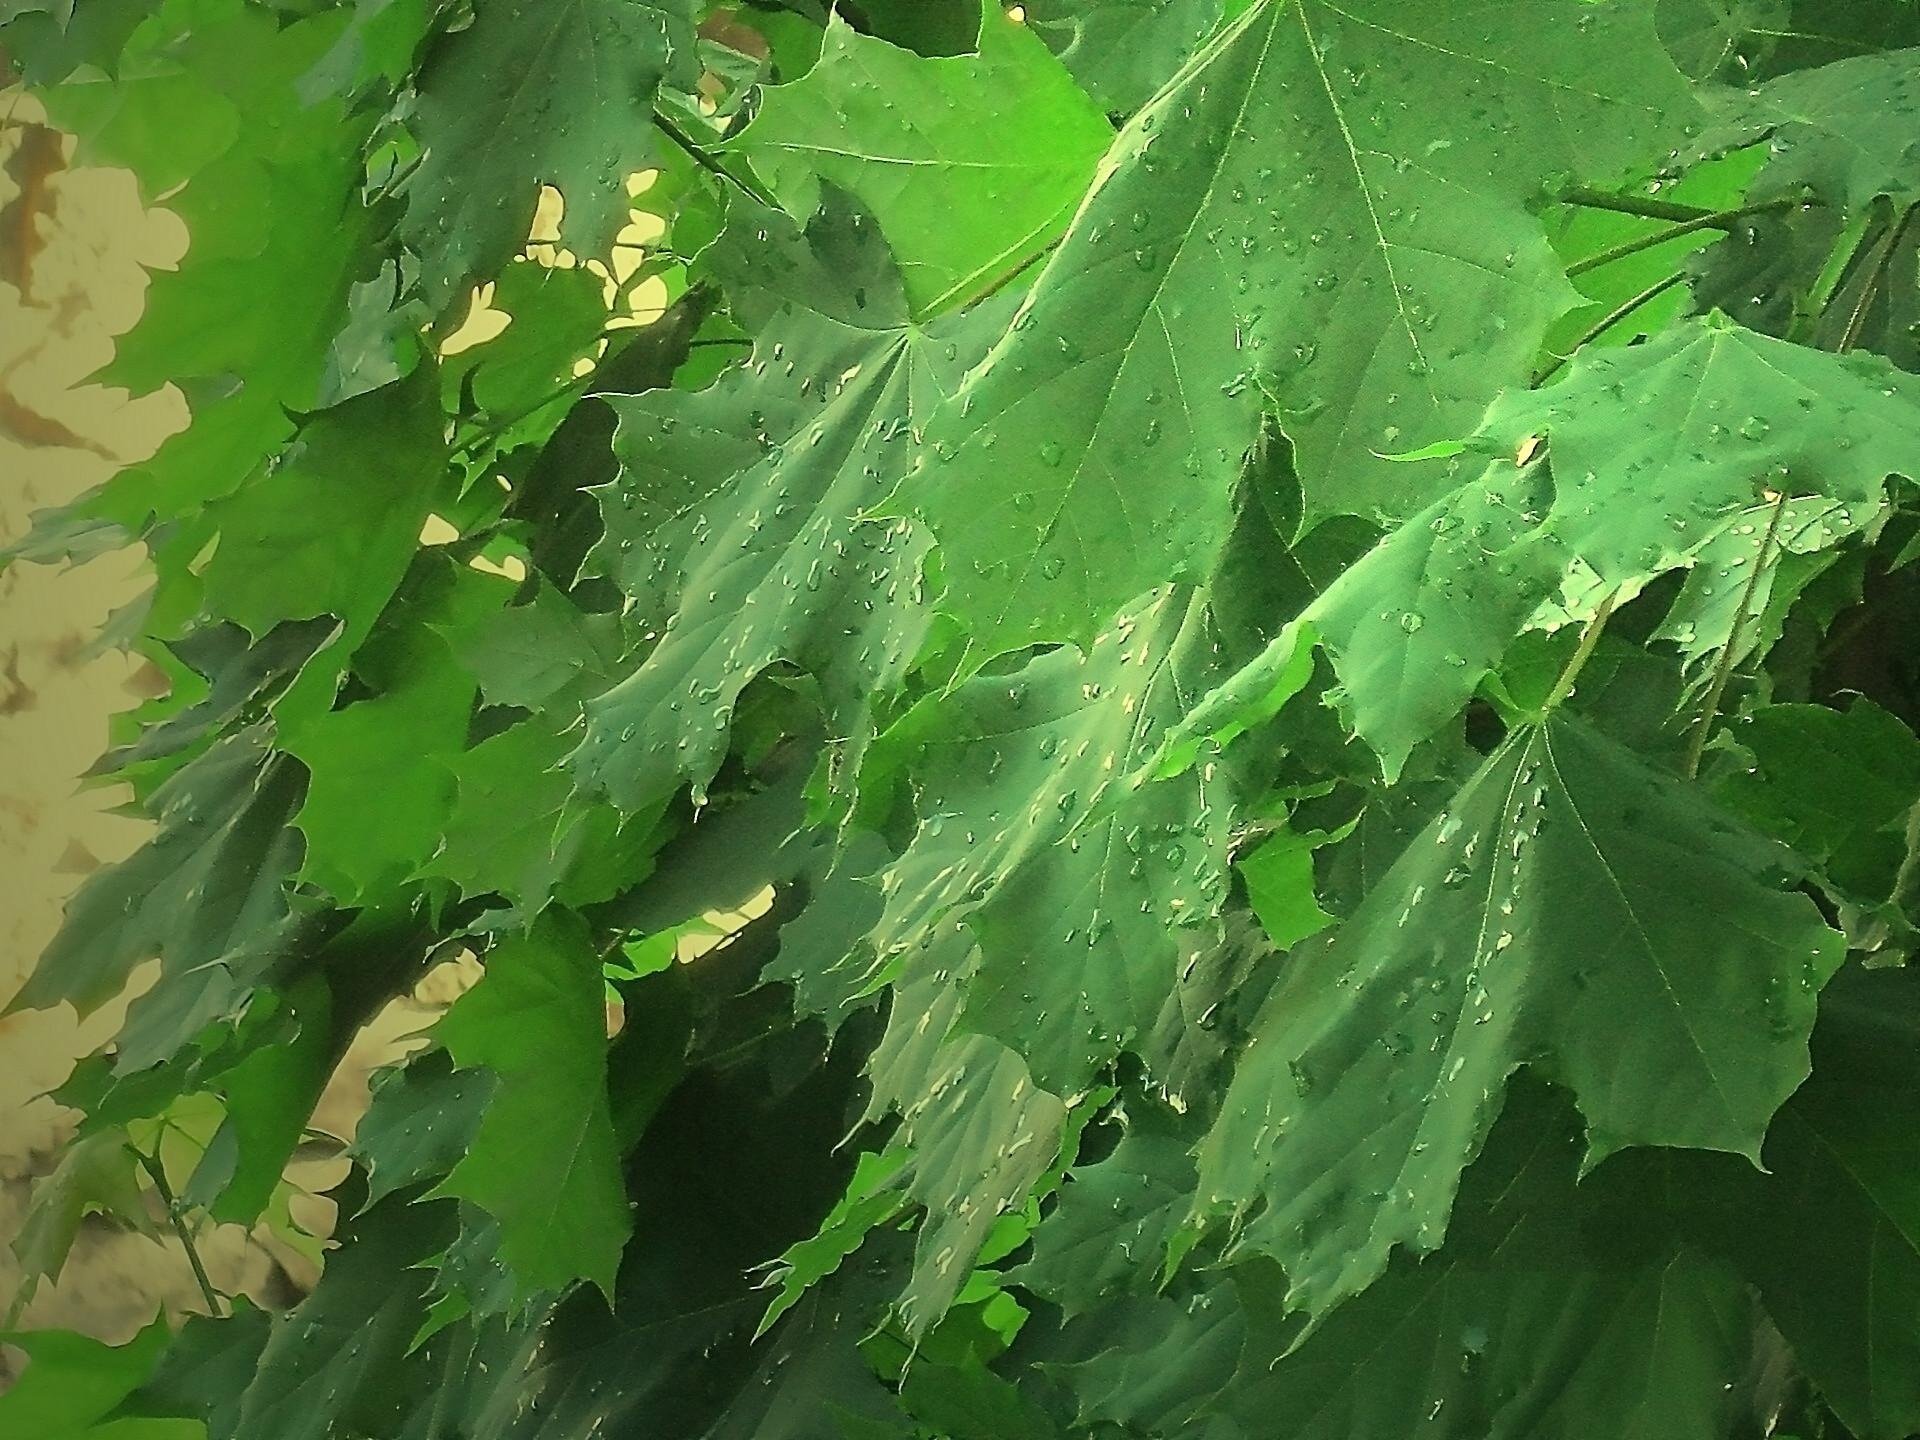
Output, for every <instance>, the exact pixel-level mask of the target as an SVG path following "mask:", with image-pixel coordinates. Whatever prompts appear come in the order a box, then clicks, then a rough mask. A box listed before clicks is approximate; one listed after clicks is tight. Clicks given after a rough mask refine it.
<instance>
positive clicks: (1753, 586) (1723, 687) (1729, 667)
mask: <svg viewBox="0 0 1920 1440" xmlns="http://www.w3.org/2000/svg"><path fill="white" fill-rule="evenodd" d="M1786 513H1787V492H1786V491H1785V490H1781V491H1779V492H1778V493H1776V494H1775V496H1774V500H1773V517H1772V518H1771V519H1770V520H1768V521H1767V533H1766V534H1765V535H1763V536H1762V537H1761V538H1760V549H1759V552H1758V553H1757V554H1756V555H1755V556H1754V557H1753V572H1752V573H1751V574H1750V575H1748V576H1747V584H1746V588H1745V589H1744V590H1742V591H1741V593H1740V605H1739V608H1737V609H1736V610H1735V611H1734V612H1733V624H1732V625H1731V626H1730V627H1728V630H1727V643H1726V644H1725V645H1723V646H1721V647H1720V662H1719V664H1717V665H1716V666H1714V670H1713V683H1712V684H1711V685H1710V686H1708V687H1707V703H1706V706H1705V708H1704V709H1702V710H1701V712H1700V718H1699V719H1698V720H1696V721H1694V722H1693V734H1692V735H1691V736H1689V737H1688V739H1687V767H1686V769H1687V778H1688V779H1689V780H1692V779H1694V778H1695V777H1696V776H1698V775H1699V773H1700V757H1701V755H1702V754H1703V753H1705V751H1706V748H1707V736H1708V735H1709V734H1711V733H1712V731H1713V722H1714V721H1715V720H1716V719H1717V718H1718V717H1719V714H1720V702H1721V701H1722V700H1723V699H1725V698H1726V694H1727V682H1728V681H1729V680H1731V679H1732V678H1733V666H1734V661H1735V657H1736V655H1737V654H1738V652H1739V649H1740V632H1741V631H1742V630H1744V629H1745V628H1746V625H1747V620H1748V614H1747V612H1748V610H1749V609H1750V608H1751V607H1752V605H1753V597H1754V596H1755V594H1757V593H1758V592H1759V589H1760V577H1761V576H1762V575H1764V574H1765V573H1766V569H1767V566H1768V565H1769V564H1770V563H1772V559H1773V555H1772V551H1773V542H1774V540H1775V538H1777V537H1778V536H1779V534H1780V519H1781V517H1782V516H1783V515H1785V514H1786Z"/></svg>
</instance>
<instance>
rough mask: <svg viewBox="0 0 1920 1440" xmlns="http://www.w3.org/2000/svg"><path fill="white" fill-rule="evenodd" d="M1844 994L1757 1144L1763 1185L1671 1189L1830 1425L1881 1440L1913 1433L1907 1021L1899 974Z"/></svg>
mask: <svg viewBox="0 0 1920 1440" xmlns="http://www.w3.org/2000/svg"><path fill="white" fill-rule="evenodd" d="M1848 981H1849V983H1848V984H1846V985H1844V986H1842V985H1836V987H1835V992H1836V993H1835V996H1834V999H1835V1001H1836V1003H1835V1004H1834V1005H1833V1006H1832V1007H1831V1009H1826V1007H1823V1010H1824V1011H1825V1013H1823V1014H1822V1016H1821V1030H1820V1033H1819V1035H1818V1036H1817V1037H1816V1039H1815V1059H1816V1062H1817V1064H1816V1070H1815V1078H1814V1079H1813V1080H1812V1081H1810V1082H1809V1083H1808V1085H1807V1086H1806V1088H1805V1089H1804V1090H1802V1091H1801V1092H1800V1093H1799V1094H1798V1095H1796V1096H1794V1097H1793V1099H1792V1100H1790V1101H1788V1102H1787V1105H1786V1107H1785V1108H1784V1109H1783V1110H1782V1111H1781V1112H1780V1118H1779V1120H1778V1121H1777V1122H1776V1123H1775V1125H1774V1128H1773V1130H1772V1132H1771V1133H1770V1134H1769V1136H1768V1138H1767V1148H1766V1159H1767V1167H1768V1172H1767V1173H1765V1174H1760V1173H1757V1172H1742V1173H1740V1174H1738V1175H1735V1174H1732V1173H1729V1172H1728V1171H1727V1170H1726V1169H1724V1168H1716V1169H1715V1170H1714V1171H1713V1172H1711V1173H1706V1172H1700V1173H1698V1175H1697V1181H1696V1184H1695V1185H1694V1186H1691V1187H1689V1186H1687V1183H1686V1180H1685V1179H1684V1178H1683V1179H1682V1181H1681V1184H1682V1187H1683V1189H1684V1190H1685V1193H1686V1194H1687V1195H1688V1198H1689V1199H1691V1201H1692V1202H1693V1204H1694V1206H1695V1208H1696V1212H1697V1219H1698V1221H1699V1223H1700V1239H1701V1243H1703V1244H1706V1245H1709V1246H1711V1247H1713V1248H1714V1249H1716V1250H1718V1251H1720V1252H1721V1253H1723V1254H1725V1255H1726V1256H1727V1257H1728V1258H1729V1259H1730V1260H1731V1261H1732V1262H1733V1263H1734V1264H1735V1265H1736V1266H1738V1268H1739V1269H1740V1270H1741V1272H1742V1273H1743V1274H1744V1275H1745V1276H1746V1278H1747V1279H1748V1280H1749V1281H1750V1282H1751V1283H1752V1284H1753V1285H1755V1286H1756V1287H1757V1288H1758V1289H1759V1291H1760V1294H1761V1298H1762V1299H1763V1300H1764V1301H1765V1303H1766V1306H1767V1311H1768V1314H1769V1315H1770V1316H1771V1317H1772V1319H1773V1321H1774V1323H1775V1324H1776V1325H1778V1326H1779V1327H1780V1330H1781V1333H1782V1334H1783V1335H1785V1336H1786V1338H1787V1340H1788V1342H1789V1343H1790V1344H1791V1345H1792V1346H1793V1348H1794V1353H1795V1354H1796V1355H1797V1356H1798V1357H1799V1359H1800V1361H1801V1363H1802V1364H1803V1365H1804V1366H1805V1367H1806V1370H1807V1373H1808V1374H1809V1376H1811V1378H1812V1379H1813V1381H1814V1383H1815V1384H1817V1385H1818V1386H1819V1387H1820V1390H1821V1393H1822V1394H1823V1395H1824V1396H1825V1397H1826V1399H1827V1401H1828V1403H1829V1404H1831V1405H1832V1406H1833V1408H1834V1411H1835V1413H1836V1414H1838V1415H1839V1416H1840V1417H1841V1418H1842V1419H1843V1420H1844V1421H1845V1422H1846V1424H1847V1426H1848V1427H1849V1428H1850V1429H1852V1430H1853V1431H1854V1432H1855V1433H1857V1434H1860V1435H1864V1436H1874V1437H1884V1440H1894V1437H1896V1436H1904V1435H1909V1434H1911V1433H1912V1432H1913V1430H1914V1428H1915V1426H1920V1306H1916V1303H1915V1297H1916V1296H1917V1295H1920V1186H1917V1185H1916V1183H1915V1178H1914V1177H1915V1168H1914V1146H1913V1127H1912V1124H1911V1118H1912V1116H1913V1114H1914V1106H1915V1104H1916V1101H1920V1093H1916V1085H1915V1079H1914V1072H1913V1067H1912V1065H1911V1063H1910V1056H1911V1053H1912V1045H1913V1040H1914V1035H1915V1026H1916V1022H1917V1021H1920V1006H1916V1003H1915V1002H1916V995H1915V988H1914V976H1913V975H1912V973H1911V972H1907V971H1898V972H1861V973H1855V974H1853V975H1850V976H1849V977H1848ZM1684 1174H1685V1172H1683V1176H1684Z"/></svg>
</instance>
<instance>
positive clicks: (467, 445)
mask: <svg viewBox="0 0 1920 1440" xmlns="http://www.w3.org/2000/svg"><path fill="white" fill-rule="evenodd" d="M599 373H600V367H599V366H595V367H594V368H593V369H592V370H590V371H588V372H587V373H586V374H585V375H579V376H575V377H574V378H573V379H572V380H569V381H568V382H567V383H566V384H564V385H561V386H559V387H558V388H556V389H553V390H550V391H548V392H547V393H546V394H545V395H543V396H541V397H540V398H539V399H538V400H536V401H534V402H533V404H531V405H529V406H528V407H527V408H526V409H524V410H522V411H520V412H519V413H518V414H514V415H509V416H508V417H507V418H506V419H504V420H496V421H494V422H493V423H492V424H491V425H483V426H481V427H480V428H479V429H478V430H476V431H474V432H473V433H472V434H471V435H469V436H467V438H466V439H464V440H462V441H461V442H460V443H459V444H458V445H455V446H453V447H451V448H450V449H449V450H448V451H447V458H448V459H449V460H453V459H457V458H459V457H460V456H463V455H464V456H467V457H468V458H471V457H472V456H473V454H474V453H475V452H476V451H477V450H479V448H480V447H481V446H483V445H486V444H488V443H489V442H491V441H494V440H498V439H499V438H500V437H501V436H502V435H505V434H506V433H507V432H508V431H509V430H511V429H513V427H514V426H516V425H519V424H521V423H522V422H524V421H527V420H531V419H532V418H533V417H534V416H535V415H538V414H539V413H540V412H541V411H542V410H544V409H546V408H547V407H548V406H549V405H551V404H553V403H554V402H555V401H556V400H564V399H565V398H566V397H567V395H568V394H569V393H571V392H572V391H575V390H581V391H584V390H585V389H586V388H587V387H588V386H589V385H591V384H593V381H594V377H595V376H597V375H598V374H599Z"/></svg>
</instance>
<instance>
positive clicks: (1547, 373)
mask: <svg viewBox="0 0 1920 1440" xmlns="http://www.w3.org/2000/svg"><path fill="white" fill-rule="evenodd" d="M1686 278H1687V277H1686V276H1685V275H1679V274H1675V275H1669V276H1667V278H1666V279H1664V280H1662V281H1659V282H1658V283H1657V284H1653V285H1649V286H1648V287H1647V288H1646V289H1644V290H1642V291H1641V292H1640V293H1639V294H1638V295H1635V296H1634V297H1633V298H1632V299H1629V300H1623V301H1621V302H1620V303H1619V304H1618V305H1616V306H1614V307H1613V309H1611V310H1609V311H1608V312H1607V313H1606V314H1605V315H1602V316H1601V317H1600V318H1599V319H1598V320H1596V321H1594V322H1593V324H1591V325H1589V326H1588V327H1587V328H1586V329H1585V330H1583V331H1581V332H1580V334H1579V335H1578V336H1576V337H1575V338H1574V342H1573V344H1571V345H1569V346H1568V347H1567V350H1566V353H1565V354H1564V355H1556V356H1555V357H1554V359H1553V362H1552V363H1551V364H1549V365H1548V366H1546V367H1545V368H1544V369H1542V370H1541V371H1540V372H1539V373H1537V374H1536V375H1535V376H1534V377H1533V383H1534V384H1535V385H1544V384H1546V383H1547V381H1549V380H1551V379H1552V378H1553V377H1554V376H1555V375H1557V374H1559V373H1560V367H1561V366H1563V365H1565V364H1566V363H1567V362H1568V361H1569V360H1571V359H1572V358H1573V355H1574V352H1575V351H1576V350H1578V349H1579V348H1580V347H1581V346H1582V345H1585V344H1587V343H1588V342H1589V341H1591V340H1595V339H1598V338H1599V337H1600V336H1602V335H1604V334H1606V332H1607V331H1609V330H1611V329H1612V328H1613V327H1614V326H1615V325H1617V324H1619V323H1620V322H1621V321H1622V320H1624V319H1626V318H1627V316H1629V315H1631V314H1632V313H1633V312H1634V311H1636V310H1638V309H1639V308H1640V307H1641V306H1642V305H1645V304H1646V303H1647V302H1648V301H1650V300H1655V299H1658V298H1659V297H1660V296H1662V295H1664V294H1666V293H1667V291H1669V290H1671V289H1672V288H1673V287H1674V286H1676V285H1678V284H1679V283H1680V282H1681V281H1682V280H1684V279H1686Z"/></svg>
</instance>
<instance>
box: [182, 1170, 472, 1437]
mask: <svg viewBox="0 0 1920 1440" xmlns="http://www.w3.org/2000/svg"><path fill="white" fill-rule="evenodd" d="M453 1208H454V1207H453V1206H452V1205H450V1204H438V1205H435V1204H408V1203H406V1202H404V1201H400V1200H394V1199H389V1200H388V1201H386V1202H385V1203H384V1204H382V1205H378V1206H375V1207H374V1208H372V1209H370V1210H368V1211H366V1212H365V1213H364V1214H362V1215H359V1216H358V1217H356V1218H355V1220H354V1221H353V1222H352V1223H351V1224H349V1225H348V1226H346V1227H344V1236H343V1238H344V1241H345V1243H343V1244H342V1245H341V1247H340V1248H339V1250H338V1251H337V1253H335V1254H334V1255H333V1256H332V1257H331V1258H330V1259H329V1260H328V1263H327V1267H326V1270H325V1273H324V1274H322V1276H321V1278H320V1283H319V1284H318V1285H317V1286H315V1288H314V1290H313V1293H312V1294H310V1295H308V1296H307V1297H306V1299H304V1300H302V1301H301V1302H300V1304H298V1305H297V1306H295V1307H294V1308H293V1309H292V1310H290V1311H288V1312H287V1313H286V1314H285V1315H283V1316H281V1317H279V1318H278V1319H277V1320H276V1321H275V1323H274V1326H273V1331H272V1333H271V1334H270V1335H269V1336H268V1338H267V1342H266V1346H265V1348H264V1349H263V1350H262V1351H261V1352H260V1354H259V1357H258V1359H257V1361H256V1362H255V1364H254V1366H253V1368H252V1373H251V1374H250V1375H249V1376H248V1377H247V1381H246V1386H245V1389H244V1390H243V1391H242V1393H241V1395H240V1400H239V1405H238V1406H237V1410H236V1413H234V1414H232V1415H231V1416H229V1417H228V1418H227V1425H226V1426H223V1427H222V1428H221V1429H220V1430H219V1431H217V1432H215V1434H216V1436H217V1440H240V1437H242V1436H251V1435H278V1436H284V1437H286V1440H325V1437H327V1436H332V1435H338V1434H340V1433H342V1430H343V1429H347V1430H349V1431H351V1430H352V1429H362V1430H368V1429H371V1430H373V1431H374V1432H375V1433H378V1431H379V1430H380V1429H383V1428H384V1425H385V1421H384V1418H376V1417H381V1412H382V1411H383V1410H384V1409H386V1408H387V1407H389V1406H390V1405H391V1404H392V1399H393V1395H394V1393H395V1392H394V1389H393V1387H394V1385H395V1382H396V1381H400V1380H401V1379H402V1377H403V1376H404V1374H405V1366H404V1356H405V1352H406V1347H407V1343H408V1341H409V1340H411V1339H412V1337H413V1334H414V1331H415V1330H416V1328H417V1327H418V1326H419V1324H420V1321H421V1319H422V1318H424V1316H425V1313H426V1290H427V1275H428V1271H427V1269H426V1266H427V1262H428V1261H429V1260H431V1259H432V1258H433V1256H434V1255H435V1254H437V1253H438V1252H439V1251H440V1250H441V1249H443V1248H444V1247H445V1245H446V1243H447V1239H448V1233H449V1230H450V1226H451V1221H452V1219H453ZM402 1393H404V1390H403V1391H402Z"/></svg>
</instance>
